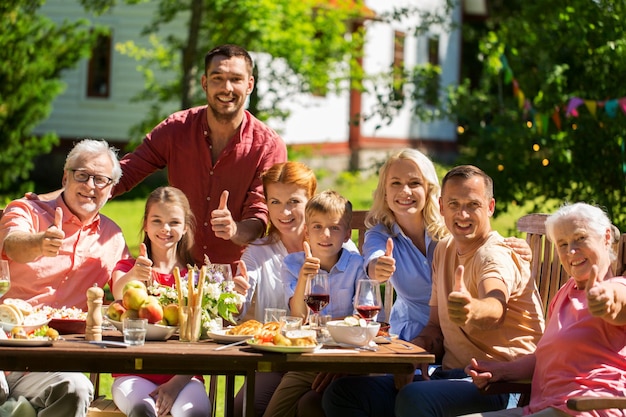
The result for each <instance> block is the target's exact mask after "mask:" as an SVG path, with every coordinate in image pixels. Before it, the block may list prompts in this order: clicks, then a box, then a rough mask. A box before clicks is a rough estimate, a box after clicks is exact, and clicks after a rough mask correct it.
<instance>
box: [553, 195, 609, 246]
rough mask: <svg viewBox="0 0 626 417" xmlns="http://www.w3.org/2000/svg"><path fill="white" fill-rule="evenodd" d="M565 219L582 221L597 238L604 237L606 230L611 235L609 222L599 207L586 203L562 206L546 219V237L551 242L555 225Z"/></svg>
mask: <svg viewBox="0 0 626 417" xmlns="http://www.w3.org/2000/svg"><path fill="white" fill-rule="evenodd" d="M567 217H576V218H578V219H580V220H583V221H584V222H585V224H586V225H587V227H588V228H589V230H591V231H592V232H593V233H596V234H597V235H598V236H601V237H602V236H604V234H605V233H606V230H607V229H609V230H611V233H613V225H612V224H611V220H609V216H608V215H607V214H606V212H605V211H604V210H602V209H601V208H600V207H597V206H593V205H591V204H587V203H574V204H564V205H563V206H562V207H561V208H560V209H558V210H557V211H556V212H555V213H554V214H551V215H550V216H548V218H547V219H546V235H547V236H548V239H550V241H551V242H555V236H554V229H555V227H556V225H557V224H558V223H559V222H561V221H562V220H564V219H565V218H567Z"/></svg>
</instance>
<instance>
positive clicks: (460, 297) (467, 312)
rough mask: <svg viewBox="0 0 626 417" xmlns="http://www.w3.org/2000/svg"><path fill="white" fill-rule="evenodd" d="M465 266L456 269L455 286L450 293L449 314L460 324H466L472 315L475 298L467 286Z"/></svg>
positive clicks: (452, 319)
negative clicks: (464, 275) (464, 278)
mask: <svg viewBox="0 0 626 417" xmlns="http://www.w3.org/2000/svg"><path fill="white" fill-rule="evenodd" d="M464 272H465V268H464V267H463V265H459V266H458V268H457V269H456V271H454V288H453V289H452V292H451V293H450V294H449V295H448V314H449V316H450V320H451V321H452V322H453V323H455V324H457V325H459V326H463V325H465V324H466V323H467V322H468V321H469V320H470V319H471V317H472V301H473V298H472V296H471V295H470V293H469V291H467V288H466V287H465V281H464V280H463V274H464Z"/></svg>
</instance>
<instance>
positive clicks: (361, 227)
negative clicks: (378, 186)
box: [350, 210, 394, 321]
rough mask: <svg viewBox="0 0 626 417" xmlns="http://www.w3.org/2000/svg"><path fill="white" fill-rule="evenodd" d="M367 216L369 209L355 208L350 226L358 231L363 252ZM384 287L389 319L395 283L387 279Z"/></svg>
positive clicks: (359, 244) (385, 306) (360, 249)
mask: <svg viewBox="0 0 626 417" xmlns="http://www.w3.org/2000/svg"><path fill="white" fill-rule="evenodd" d="M365 217H367V210H355V211H353V212H352V222H351V223H350V228H351V229H352V230H353V231H356V233H357V247H358V248H359V251H360V252H361V253H363V242H364V241H365V231H366V230H367V228H366V227H365ZM384 287H385V294H384V296H383V306H384V308H385V320H387V321H389V315H390V314H391V307H392V306H393V300H394V292H393V285H391V282H390V281H387V282H385V284H384Z"/></svg>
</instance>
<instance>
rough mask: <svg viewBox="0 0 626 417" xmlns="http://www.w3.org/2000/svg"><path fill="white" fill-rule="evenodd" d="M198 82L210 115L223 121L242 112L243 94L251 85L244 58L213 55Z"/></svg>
mask: <svg viewBox="0 0 626 417" xmlns="http://www.w3.org/2000/svg"><path fill="white" fill-rule="evenodd" d="M201 81H202V89H203V90H204V91H205V93H206V99H207V103H208V105H209V109H210V111H211V113H212V114H213V117H215V118H216V119H217V120H219V121H224V122H226V121H231V120H233V119H236V118H237V117H240V116H241V115H242V114H243V106H244V104H245V102H246V97H247V96H248V95H249V94H250V93H251V92H252V89H253V87H254V77H253V76H252V74H250V73H249V71H248V67H247V63H246V61H245V59H243V58H242V57H232V58H227V57H225V56H223V55H217V56H215V57H213V59H212V61H211V65H210V66H209V67H208V68H207V70H206V73H205V74H204V75H202V80H201Z"/></svg>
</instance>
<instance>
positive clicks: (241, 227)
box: [114, 45, 287, 264]
mask: <svg viewBox="0 0 626 417" xmlns="http://www.w3.org/2000/svg"><path fill="white" fill-rule="evenodd" d="M204 65H205V72H204V74H203V75H202V89H203V90H204V91H205V93H206V99H207V105H205V106H200V107H194V108H191V109H187V110H183V111H180V112H177V113H174V114H172V115H170V116H169V117H168V118H167V119H165V120H164V121H163V122H161V123H160V124H159V125H158V126H156V127H155V128H154V129H153V130H152V131H151V132H150V133H148V134H147V135H146V137H145V138H144V140H143V142H142V143H141V145H139V146H138V147H137V149H135V151H133V152H132V153H129V154H127V155H125V156H124V158H123V159H122V161H121V165H122V170H123V172H124V176H123V177H122V180H121V181H120V183H119V185H118V186H116V187H115V191H114V194H115V195H119V194H122V193H124V192H126V191H128V190H130V189H131V188H133V187H134V186H135V185H137V184H138V183H139V182H140V181H142V180H143V179H144V178H145V177H146V176H147V175H149V174H151V173H153V172H155V171H156V170H159V169H162V168H166V167H167V170H168V180H169V183H170V185H172V186H174V187H177V188H179V189H181V190H182V191H183V192H184V193H185V195H186V196H187V198H188V199H189V203H190V204H191V209H192V211H193V213H194V215H195V216H196V219H197V221H198V225H197V233H196V239H195V246H194V259H195V261H196V262H197V263H199V264H201V263H203V262H204V255H205V254H207V255H208V256H209V258H210V260H211V261H212V262H216V263H233V262H235V261H237V260H238V259H239V258H240V257H241V253H242V251H243V245H246V244H248V243H249V242H251V241H253V240H255V239H257V238H259V237H261V236H262V235H263V233H264V232H265V228H266V225H267V220H268V214H267V206H266V204H265V201H264V198H263V184H262V182H261V173H262V172H263V171H265V170H266V169H268V168H270V167H271V166H272V165H274V164H275V163H277V162H285V161H286V160H287V148H286V147H285V144H284V142H283V141H282V139H281V138H280V137H279V136H278V134H277V133H276V132H274V131H273V130H272V129H270V128H269V127H268V126H266V125H265V124H263V123H262V122H261V121H259V120H258V119H256V118H255V117H254V116H253V115H252V114H251V113H249V112H248V111H247V110H245V109H244V104H245V101H246V98H247V96H248V95H249V94H250V93H251V92H252V89H253V88H254V77H253V76H252V67H253V63H252V58H251V57H250V55H249V54H248V52H247V51H246V50H245V49H243V48H241V47H239V46H236V45H222V46H218V47H216V48H214V49H212V50H211V51H209V52H208V53H207V54H206V56H205V58H204Z"/></svg>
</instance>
